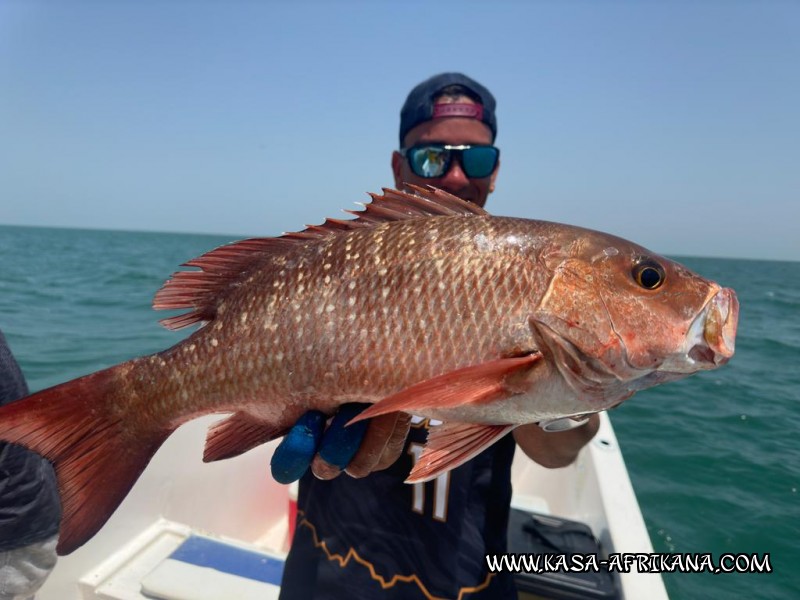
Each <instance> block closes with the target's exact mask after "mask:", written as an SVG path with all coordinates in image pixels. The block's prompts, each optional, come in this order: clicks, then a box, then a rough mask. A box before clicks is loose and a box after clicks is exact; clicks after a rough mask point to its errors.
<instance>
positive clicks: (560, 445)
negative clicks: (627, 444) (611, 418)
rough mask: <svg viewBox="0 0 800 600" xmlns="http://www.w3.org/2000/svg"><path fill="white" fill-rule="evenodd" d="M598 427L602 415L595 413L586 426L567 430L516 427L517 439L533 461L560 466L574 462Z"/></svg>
mask: <svg viewBox="0 0 800 600" xmlns="http://www.w3.org/2000/svg"><path fill="white" fill-rule="evenodd" d="M599 427H600V416H599V415H597V414H593V415H591V416H590V417H589V420H588V421H587V422H586V423H585V424H584V425H582V426H580V427H576V428H574V429H569V430H567V431H557V432H548V431H545V430H543V429H542V428H541V427H539V425H536V424H531V425H522V426H520V427H517V428H516V429H515V430H514V440H515V441H516V442H517V445H518V446H519V447H520V448H521V449H522V451H523V452H525V454H527V455H528V457H529V458H530V459H531V460H533V461H534V462H536V463H538V464H540V465H542V466H543V467H547V468H548V469H557V468H559V467H566V466H567V465H570V464H572V463H573V462H574V461H575V459H576V458H577V457H578V452H580V450H581V448H583V447H584V446H585V445H586V444H588V443H589V440H591V439H592V438H593V437H594V436H595V434H596V433H597V429H598V428H599Z"/></svg>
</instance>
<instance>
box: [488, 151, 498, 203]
mask: <svg viewBox="0 0 800 600" xmlns="http://www.w3.org/2000/svg"><path fill="white" fill-rule="evenodd" d="M499 170H500V159H499V158H498V159H497V166H496V167H495V168H494V172H493V173H492V179H491V180H490V181H489V193H490V194H491V193H492V192H493V191H494V182H495V179H497V172H498V171H499Z"/></svg>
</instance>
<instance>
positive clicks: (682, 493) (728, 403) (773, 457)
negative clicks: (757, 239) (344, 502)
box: [0, 226, 800, 600]
mask: <svg viewBox="0 0 800 600" xmlns="http://www.w3.org/2000/svg"><path fill="white" fill-rule="evenodd" d="M228 241H231V239H230V238H226V237H219V236H208V235H185V234H165V233H135V232H118V231H88V230H66V229H45V228H28V227H7V226H0V265H2V267H0V329H2V330H3V331H4V332H5V334H6V337H7V338H8V341H9V344H10V345H11V348H12V350H13V351H14V353H15V355H16V356H17V358H18V360H19V362H20V364H21V365H22V369H23V371H24V373H25V375H26V377H27V379H28V382H29V385H30V387H31V389H32V390H38V389H42V388H44V387H47V386H50V385H53V384H56V383H59V382H62V381H66V380H68V379H71V378H73V377H76V376H78V375H83V374H86V373H88V372H91V371H94V370H97V369H100V368H102V367H106V366H110V365H112V364H115V363H117V362H120V361H123V360H126V359H129V358H132V357H134V356H138V355H141V354H145V353H150V352H155V351H158V350H161V349H164V348H166V347H168V346H170V345H172V344H174V343H175V342H177V341H179V340H180V339H181V337H182V334H180V333H175V332H169V331H166V330H165V329H163V328H161V327H160V326H159V325H158V324H157V323H156V320H157V318H160V317H163V316H165V315H163V314H157V313H155V312H153V311H152V310H151V308H150V302H151V300H152V297H153V294H154V293H155V291H156V290H157V289H158V288H159V287H160V286H161V284H162V283H163V282H164V280H165V279H166V278H167V277H168V276H169V275H170V274H171V273H172V272H173V271H174V270H175V269H176V268H177V266H178V265H179V264H180V263H182V262H184V261H186V260H188V259H190V258H192V257H194V256H196V255H198V254H201V253H203V252H205V251H207V250H209V249H211V248H213V247H215V246H217V245H220V244H222V243H225V242H228ZM677 259H678V260H679V261H681V262H683V263H684V264H686V265H687V266H689V267H691V268H693V269H694V270H696V271H697V272H699V273H700V274H702V275H704V276H706V277H708V278H711V279H714V280H716V281H718V282H720V283H721V284H723V285H725V286H728V287H733V288H734V289H735V290H736V291H737V293H738V296H739V301H740V303H741V314H740V323H739V335H738V339H737V346H736V355H735V356H734V358H733V359H732V360H731V362H730V363H729V364H728V365H726V366H725V367H723V368H721V369H719V370H717V371H713V372H710V373H703V374H700V375H696V376H693V377H691V378H689V379H686V380H683V381H679V382H676V383H670V384H667V385H664V386H661V387H658V388H655V389H652V390H646V391H644V392H640V393H639V394H637V395H636V396H635V397H634V398H633V399H632V400H630V401H628V402H626V403H625V404H624V405H622V406H621V407H620V408H618V409H616V410H614V411H613V412H612V414H611V419H612V422H613V424H614V427H615V430H616V434H617V437H618V438H619V442H620V445H621V447H622V450H623V453H624V456H625V461H626V463H627V465H628V469H629V471H630V475H631V479H632V481H633V485H634V488H635V490H636V493H637V496H638V498H639V502H640V504H641V507H642V511H643V513H644V517H645V521H646V523H647V526H648V529H649V531H650V536H651V539H652V541H653V545H654V547H655V550H656V551H657V552H686V553H712V554H713V555H714V556H716V557H718V556H720V555H722V554H725V553H748V554H750V553H759V554H760V555H762V556H763V554H764V553H769V555H770V564H771V566H772V570H773V572H772V573H762V574H718V575H714V574H708V573H704V574H690V573H670V574H666V575H664V580H665V582H666V585H667V589H668V591H669V594H670V597H671V598H672V599H674V600H683V599H686V600H695V599H703V600H707V599H711V600H713V599H720V600H722V599H729V598H748V599H749V598H753V599H781V600H796V599H798V598H800V492H799V491H798V489H799V488H800V439H798V438H799V436H800V262H773V261H754V260H753V261H751V260H733V259H717V258H714V259H711V258H691V257H678V258H677ZM642 600H646V599H642Z"/></svg>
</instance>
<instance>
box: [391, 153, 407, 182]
mask: <svg viewBox="0 0 800 600" xmlns="http://www.w3.org/2000/svg"><path fill="white" fill-rule="evenodd" d="M404 160H405V158H403V155H402V154H400V153H399V152H398V151H397V150H395V151H394V152H392V173H393V174H394V187H395V189H398V190H401V189H403V188H402V185H403V175H402V172H403V161H404Z"/></svg>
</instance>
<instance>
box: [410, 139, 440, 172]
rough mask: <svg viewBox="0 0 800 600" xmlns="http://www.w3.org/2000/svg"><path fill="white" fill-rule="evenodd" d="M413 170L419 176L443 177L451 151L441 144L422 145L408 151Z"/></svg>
mask: <svg viewBox="0 0 800 600" xmlns="http://www.w3.org/2000/svg"><path fill="white" fill-rule="evenodd" d="M408 162H409V164H410V165H411V170H412V171H413V172H414V173H415V174H416V175H418V176H419V177H428V178H433V177H441V176H442V175H444V174H445V173H446V172H447V168H448V166H449V163H450V151H449V150H445V149H444V148H443V147H441V146H421V147H417V148H411V149H410V150H409V152H408Z"/></svg>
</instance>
